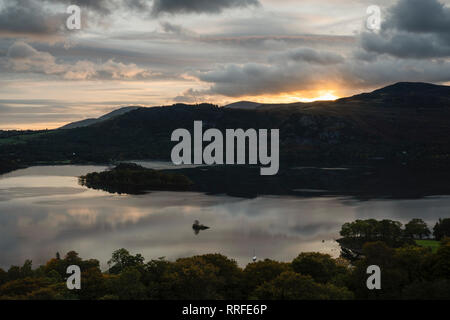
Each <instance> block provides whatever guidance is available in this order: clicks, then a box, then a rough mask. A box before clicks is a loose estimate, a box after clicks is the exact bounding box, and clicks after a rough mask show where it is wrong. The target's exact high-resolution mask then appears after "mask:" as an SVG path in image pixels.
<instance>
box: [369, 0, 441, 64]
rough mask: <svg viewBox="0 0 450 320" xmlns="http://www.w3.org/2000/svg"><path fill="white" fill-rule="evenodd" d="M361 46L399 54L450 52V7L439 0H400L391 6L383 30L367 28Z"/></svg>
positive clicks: (421, 55) (422, 55)
mask: <svg viewBox="0 0 450 320" xmlns="http://www.w3.org/2000/svg"><path fill="white" fill-rule="evenodd" d="M361 46H362V47H363V48H364V49H365V50H366V51H368V52H374V53H377V54H388V55H391V56H395V57H398V58H416V59H429V58H444V57H448V56H450V7H448V6H445V5H444V4H442V3H441V2H439V1H438V0H426V1H423V0H400V1H399V2H398V3H397V4H396V5H394V6H393V7H391V8H390V9H389V10H388V15H387V18H386V21H385V22H384V23H383V24H382V29H381V32H380V33H379V34H376V33H369V32H365V33H363V34H362V35H361Z"/></svg>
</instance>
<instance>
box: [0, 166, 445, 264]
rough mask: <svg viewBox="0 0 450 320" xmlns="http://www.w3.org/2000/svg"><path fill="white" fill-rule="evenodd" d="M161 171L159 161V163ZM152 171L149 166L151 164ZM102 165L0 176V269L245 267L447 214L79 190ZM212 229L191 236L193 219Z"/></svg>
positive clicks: (438, 208)
mask: <svg viewBox="0 0 450 320" xmlns="http://www.w3.org/2000/svg"><path fill="white" fill-rule="evenodd" d="M158 165H160V163H159V164H158ZM146 166H148V167H151V166H152V163H151V162H149V163H146ZM104 169H106V167H101V166H52V167H33V168H28V169H25V170H18V171H16V172H12V173H9V174H7V175H3V176H0V250H1V252H2V255H1V256H0V267H2V268H5V267H9V266H10V265H11V264H21V263H23V261H24V260H25V259H26V258H31V259H33V262H34V263H35V264H40V263H43V262H45V260H46V259H48V258H50V257H52V256H53V255H54V254H55V253H56V252H57V251H59V252H67V251H69V250H76V251H78V252H79V253H80V255H81V256H82V257H83V258H97V259H100V261H101V262H102V266H103V267H105V263H106V261H107V260H108V259H109V258H110V256H111V253H112V252H113V251H114V250H115V249H118V248H122V247H124V248H127V249H129V250H130V251H132V252H139V253H142V254H143V255H144V256H145V257H146V258H147V259H150V258H158V257H161V256H165V257H167V258H168V259H176V258H178V257H185V256H190V255H195V254H203V253H215V252H217V253H222V254H225V255H227V256H229V257H233V258H235V259H236V260H237V261H238V262H239V263H240V264H241V265H245V264H247V263H248V262H251V260H252V257H253V256H254V252H255V250H256V252H257V255H258V259H264V258H271V259H277V260H283V261H289V260H291V259H293V258H294V257H295V256H296V255H297V254H298V253H299V252H301V251H320V252H326V253H330V254H332V255H335V256H336V255H338V254H339V249H338V245H337V243H336V242H335V241H334V239H336V238H337V237H338V236H339V235H338V231H339V229H340V226H341V225H342V224H343V223H344V222H347V221H352V220H354V219H365V218H377V219H382V218H390V219H396V220H400V221H403V222H406V221H408V220H409V219H411V218H416V217H420V218H423V219H424V220H425V221H427V222H429V223H430V224H431V223H434V222H435V221H436V220H437V219H438V218H439V217H448V216H449V212H450V210H449V208H450V198H449V197H433V198H426V199H420V200H389V201H382V200H376V201H367V202H358V201H353V200H351V199H341V198H296V197H279V196H277V197H275V196H273V197H271V196H264V197H259V198H256V199H242V198H233V197H228V196H207V195H204V194H200V193H192V192H190V193H186V192H153V193H150V194H147V195H139V196H128V195H111V194H108V193H105V192H103V191H99V190H91V189H86V188H84V187H81V186H80V185H78V183H77V176H80V175H83V174H86V173H88V172H92V171H99V170H104ZM194 220H199V221H201V223H202V224H204V225H206V226H209V227H211V229H210V230H208V231H207V232H200V233H199V234H198V235H197V236H195V235H194V234H193V232H192V222H193V221H194Z"/></svg>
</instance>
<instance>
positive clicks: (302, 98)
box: [230, 90, 340, 104]
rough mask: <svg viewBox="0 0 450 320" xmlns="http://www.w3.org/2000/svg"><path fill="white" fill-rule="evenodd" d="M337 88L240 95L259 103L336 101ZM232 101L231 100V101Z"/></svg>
mask: <svg viewBox="0 0 450 320" xmlns="http://www.w3.org/2000/svg"><path fill="white" fill-rule="evenodd" d="M339 98H340V96H338V95H336V93H335V90H320V91H313V92H311V93H307V94H305V93H304V92H301V93H300V92H293V93H289V94H278V95H262V96H246V97H240V98H239V99H240V100H245V101H253V102H257V103H267V104H278V103H295V102H314V101H334V100H337V99H339ZM233 102H236V101H233ZM230 103H231V102H230Z"/></svg>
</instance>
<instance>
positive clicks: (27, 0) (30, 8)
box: [0, 0, 64, 35]
mask: <svg viewBox="0 0 450 320" xmlns="http://www.w3.org/2000/svg"><path fill="white" fill-rule="evenodd" d="M3 4H4V6H0V33H1V34H3V35H23V34H31V35H51V34H55V33H58V32H59V31H60V30H61V28H62V27H63V26H64V15H63V14H62V13H61V14H58V13H55V12H52V11H50V10H48V9H44V7H43V6H42V3H38V2H36V1H33V0H16V1H11V2H9V1H8V2H6V3H3Z"/></svg>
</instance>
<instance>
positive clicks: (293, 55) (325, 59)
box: [270, 48, 344, 65]
mask: <svg viewBox="0 0 450 320" xmlns="http://www.w3.org/2000/svg"><path fill="white" fill-rule="evenodd" d="M278 59H289V60H292V61H296V62H301V61H304V62H308V63H315V64H321V65H329V64H337V63H342V62H343V61H344V58H343V57H342V56H341V55H339V54H337V53H334V52H328V51H317V50H314V49H311V48H297V49H294V50H290V51H288V52H285V53H283V54H277V55H274V56H272V57H271V59H270V60H272V61H274V60H278Z"/></svg>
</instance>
